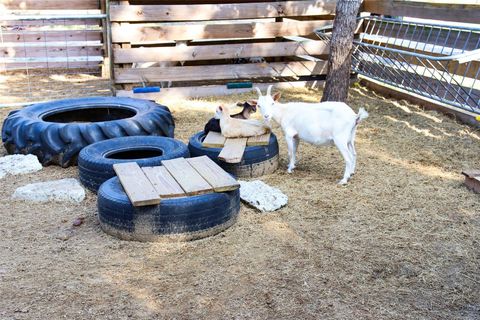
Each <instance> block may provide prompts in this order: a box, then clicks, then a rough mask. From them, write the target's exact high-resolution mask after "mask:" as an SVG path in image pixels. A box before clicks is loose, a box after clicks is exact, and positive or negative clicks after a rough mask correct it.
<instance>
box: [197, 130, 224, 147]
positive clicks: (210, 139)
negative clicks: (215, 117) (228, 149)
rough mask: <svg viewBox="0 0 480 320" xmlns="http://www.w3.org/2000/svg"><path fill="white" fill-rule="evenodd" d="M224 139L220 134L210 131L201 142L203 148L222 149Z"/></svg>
mask: <svg viewBox="0 0 480 320" xmlns="http://www.w3.org/2000/svg"><path fill="white" fill-rule="evenodd" d="M224 144H225V137H224V136H222V134H221V133H220V132H214V131H210V132H209V133H208V134H207V136H206V137H205V139H204V140H203V142H202V147H204V148H222V147H223V145H224Z"/></svg>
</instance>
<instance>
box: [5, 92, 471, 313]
mask: <svg viewBox="0 0 480 320" xmlns="http://www.w3.org/2000/svg"><path fill="white" fill-rule="evenodd" d="M248 97H253V95H241V96H235V97H226V98H221V99H219V100H216V99H213V98H212V99H205V100H199V101H198V100H197V101H183V102H178V103H176V104H174V105H172V104H170V105H169V106H171V107H172V109H173V110H174V116H175V118H176V125H177V128H176V136H177V137H178V138H179V139H181V140H183V141H185V142H186V141H187V140H188V137H189V136H191V135H192V134H194V133H195V132H197V131H199V130H200V129H201V128H202V126H203V124H204V122H205V121H206V120H207V119H208V118H209V117H210V116H211V114H212V110H213V107H215V106H216V105H217V104H218V103H220V102H234V101H236V100H237V99H246V98H248ZM319 97H320V93H318V92H315V91H305V90H297V91H285V92H284V94H283V101H288V100H303V101H317V100H318V99H319ZM349 103H350V105H351V106H352V107H353V108H354V109H355V110H358V108H359V107H361V106H363V107H365V108H367V110H368V111H369V112H370V117H369V118H368V119H367V120H366V121H365V122H364V123H362V124H361V125H360V128H359V130H358V135H357V143H356V145H357V152H358V166H357V167H358V169H357V173H356V175H355V177H354V178H353V179H352V181H351V182H350V183H349V184H348V185H347V186H338V185H337V181H338V180H339V179H340V178H341V175H342V172H343V161H342V160H341V157H340V155H339V153H338V151H337V150H336V149H335V148H334V147H323V148H316V147H313V146H310V145H306V144H301V145H300V148H299V155H300V163H299V165H298V167H297V169H296V171H295V172H294V173H293V174H287V173H286V162H287V160H286V146H285V142H284V141H283V135H282V134H281V131H280V130H279V128H276V129H275V130H274V131H275V133H276V134H277V135H278V136H279V138H280V150H281V155H280V156H281V164H280V169H279V170H278V171H277V172H276V173H275V174H272V175H269V176H264V177H262V178H261V180H263V181H265V182H266V183H268V184H270V185H272V186H274V187H277V188H279V189H281V190H282V191H283V192H284V193H285V194H287V195H288V197H289V203H288V205H287V206H286V207H285V208H283V209H281V210H278V211H276V212H274V213H268V214H265V213H263V214H262V213H259V212H257V211H255V210H254V209H252V208H249V207H246V206H244V205H242V208H241V213H240V217H239V220H238V222H237V223H236V224H235V225H234V226H232V227H231V228H229V229H228V230H226V231H225V232H223V233H221V234H219V235H217V236H214V237H210V238H206V239H203V240H198V241H193V242H187V243H173V244H172V243H168V244H165V243H139V242H127V241H120V240H117V239H116V238H113V237H111V236H108V235H106V234H104V233H103V232H102V231H101V229H100V227H99V223H98V219H97V213H96V197H95V195H94V194H92V193H88V195H87V198H86V200H85V201H84V202H82V203H81V204H60V203H48V204H32V203H27V202H22V201H13V200H11V199H10V196H11V194H12V193H13V191H14V190H15V188H17V187H19V186H22V185H24V184H27V183H31V182H37V181H45V180H48V179H53V178H64V177H76V176H77V169H76V168H75V167H74V168H69V169H61V168H59V167H47V168H44V170H42V171H40V172H38V173H34V174H28V175H24V176H16V177H8V178H5V179H3V180H0V189H1V193H0V199H1V203H0V213H1V215H0V218H1V220H0V238H1V241H0V256H1V259H0V297H1V298H0V319H62V318H66V319H480V202H479V195H476V194H473V193H471V192H470V191H468V190H467V189H466V188H465V187H464V186H463V184H462V181H463V177H462V176H461V175H460V171H461V170H462V169H464V168H479V167H480V160H479V154H480V134H479V132H478V131H476V130H475V129H473V128H471V127H468V126H465V125H461V124H458V123H456V122H455V121H454V120H452V119H449V118H446V117H444V116H442V115H440V114H437V113H434V112H424V111H422V110H421V109H419V108H418V107H417V106H415V105H410V104H408V103H406V102H402V101H393V100H385V99H383V98H382V97H380V96H377V95H376V94H374V93H372V92H370V91H367V90H366V89H364V88H361V87H353V88H352V89H351V94H350V98H349ZM8 111H9V110H7V109H1V110H0V118H1V119H3V118H4V117H5V116H6V115H7V113H8ZM5 153H6V151H5V150H4V149H3V147H2V149H1V151H0V155H5ZM77 217H84V218H85V222H84V223H83V224H82V225H81V226H79V227H75V228H74V234H73V236H72V237H71V238H69V239H68V240H65V241H63V240H60V239H58V235H59V234H62V232H64V230H65V229H68V228H70V227H71V225H72V221H73V220H74V219H75V218H77Z"/></svg>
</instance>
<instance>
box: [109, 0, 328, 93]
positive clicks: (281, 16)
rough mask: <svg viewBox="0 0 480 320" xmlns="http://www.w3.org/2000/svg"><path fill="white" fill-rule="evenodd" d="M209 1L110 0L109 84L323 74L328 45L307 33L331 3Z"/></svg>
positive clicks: (324, 18) (188, 83) (189, 84)
mask: <svg viewBox="0 0 480 320" xmlns="http://www.w3.org/2000/svg"><path fill="white" fill-rule="evenodd" d="M211 2H212V1H210V3H209V4H198V3H199V2H198V1H196V2H193V1H192V2H188V1H177V2H176V3H177V4H171V3H172V1H156V4H139V2H135V1H130V2H129V1H119V2H113V1H112V2H110V21H111V24H112V27H111V34H112V43H113V62H114V69H113V70H114V71H113V77H114V81H115V84H117V85H122V86H123V88H124V89H126V90H129V89H131V87H132V86H136V85H142V83H145V84H159V85H161V86H162V87H164V88H166V87H167V88H168V87H170V86H172V87H186V88H187V89H186V91H187V92H188V91H190V92H196V93H198V91H199V90H198V88H195V87H196V86H200V85H202V86H203V85H206V84H212V85H215V84H218V90H219V91H222V90H226V89H225V83H227V82H242V81H257V82H266V81H273V80H275V81H278V80H281V79H287V80H288V79H290V80H292V79H296V80H302V79H311V78H312V76H313V77H314V76H322V75H325V74H326V63H325V59H326V57H327V56H328V47H327V46H326V45H325V44H324V43H322V42H321V41H318V39H316V37H315V36H314V35H313V31H314V30H315V29H316V28H319V27H322V26H325V25H329V24H331V23H332V15H333V14H334V12H335V3H336V1H334V0H320V1H318V0H317V1H280V2H272V1H269V2H258V1H257V2H252V1H243V2H242V3H238V2H237V3H225V2H224V1H222V2H220V1H218V3H213V4H212V3H211ZM142 3H145V2H144V1H142ZM167 3H168V4H167ZM206 89H207V88H206ZM210 89H211V88H210ZM175 90H179V89H178V88H177V89H175ZM163 91H164V92H165V91H167V92H168V89H167V90H163ZM205 92H209V93H213V92H215V90H213V91H212V90H206V91H205ZM118 94H120V95H125V94H127V95H128V94H129V93H128V92H126V91H122V90H120V91H119V92H118ZM187 94H188V93H187Z"/></svg>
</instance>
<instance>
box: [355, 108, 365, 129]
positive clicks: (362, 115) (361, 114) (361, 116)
mask: <svg viewBox="0 0 480 320" xmlns="http://www.w3.org/2000/svg"><path fill="white" fill-rule="evenodd" d="M367 118H368V112H367V110H365V109H364V108H360V109H358V114H357V120H356V121H355V125H357V124H359V123H360V122H361V121H362V120H364V119H367Z"/></svg>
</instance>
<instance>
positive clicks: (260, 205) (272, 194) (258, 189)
mask: <svg viewBox="0 0 480 320" xmlns="http://www.w3.org/2000/svg"><path fill="white" fill-rule="evenodd" d="M238 182H239V183H240V198H241V199H242V200H243V201H245V202H247V203H249V204H250V205H252V206H254V207H255V208H257V209H258V210H260V211H262V212H267V211H275V210H277V209H280V208H281V207H283V206H284V205H286V204H287V202H288V197H287V196H286V195H285V194H283V193H282V191H280V190H279V189H277V188H273V187H270V186H269V185H268V184H266V183H264V182H262V181H260V180H254V181H238Z"/></svg>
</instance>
